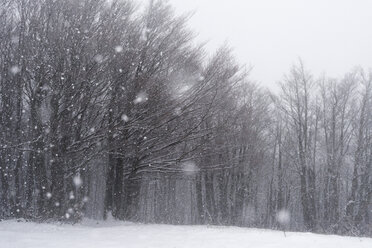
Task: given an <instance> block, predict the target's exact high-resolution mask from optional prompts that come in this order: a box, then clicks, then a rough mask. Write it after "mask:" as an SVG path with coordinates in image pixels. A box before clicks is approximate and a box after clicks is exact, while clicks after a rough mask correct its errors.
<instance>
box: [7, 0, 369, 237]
mask: <svg viewBox="0 0 372 248" xmlns="http://www.w3.org/2000/svg"><path fill="white" fill-rule="evenodd" d="M189 17H190V16H189V15H183V16H177V15H175V14H174V11H173V9H172V6H170V5H169V4H168V3H167V2H166V1H160V0H153V1H150V2H146V3H145V4H139V3H136V2H133V1H127V0H112V1H107V0H63V1H61V0H37V1H35V0H2V1H0V24H1V25H0V219H11V218H24V219H27V220H32V221H64V222H72V223H75V222H78V221H80V220H81V219H82V218H93V219H104V218H108V217H110V218H111V216H113V217H114V218H115V219H118V220H128V221H135V222H143V223H169V224H213V225H236V226H247V227H260V228H272V229H286V230H298V231H312V232H321V233H336V234H344V235H372V228H371V226H372V220H371V218H372V216H371V214H372V204H371V203H372V199H371V198H372V97H371V96H372V73H370V72H365V71H363V70H362V69H360V68H356V69H354V70H352V71H351V72H347V73H346V74H345V76H344V77H342V78H328V77H327V76H321V77H318V76H314V75H312V74H311V72H309V71H308V70H307V69H306V67H305V66H304V64H303V63H302V62H301V61H299V62H298V63H297V64H295V65H294V66H293V68H291V69H290V70H289V71H288V72H287V73H286V72H283V74H285V75H286V76H284V77H283V79H282V80H281V82H280V83H279V88H280V89H279V90H278V91H275V92H270V91H269V90H267V89H265V88H263V87H261V86H260V85H259V84H257V83H255V82H254V81H253V79H251V78H249V70H247V69H246V68H245V66H243V65H240V64H239V63H237V62H236V60H235V59H234V56H233V54H232V52H231V49H230V48H229V47H227V46H223V47H221V48H220V49H218V50H217V51H216V52H215V53H214V54H208V53H207V52H206V51H205V49H204V45H203V44H198V42H196V40H195V34H194V33H193V32H192V31H191V30H189V28H188V26H187V22H188V19H189ZM273 83H275V82H273ZM283 215H284V216H283ZM287 215H288V216H287ZM278 216H279V218H278ZM283 217H285V218H283ZM289 217H290V218H289ZM281 220H283V221H281Z"/></svg>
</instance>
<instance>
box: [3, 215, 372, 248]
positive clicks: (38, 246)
mask: <svg viewBox="0 0 372 248" xmlns="http://www.w3.org/2000/svg"><path fill="white" fill-rule="evenodd" d="M0 247H1V248H49V247H51V248H52V247H53V248H96V247H99V248H121V247H125V248H131V247H133V248H137V247H138V248H139V247H141V248H177V247H180V248H183V247H190V248H199V247H208V248H209V247H210V248H222V247H226V248H237V247H239V248H240V247H247V248H269V247H270V248H275V247H278V248H292V247H293V248H309V247H314V248H334V247H336V248H364V247H365V248H371V247H372V239H368V238H350V237H339V236H326V235H316V234H309V233H286V236H284V234H283V232H277V231H266V230H257V229H246V228H237V227H210V226H209V227H207V226H168V225H140V224H131V223H122V222H110V223H101V224H96V223H92V222H86V223H84V224H79V225H74V226H71V225H59V224H36V223H17V222H15V221H4V222H0Z"/></svg>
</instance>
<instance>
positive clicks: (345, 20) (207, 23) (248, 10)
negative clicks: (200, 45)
mask: <svg viewBox="0 0 372 248" xmlns="http://www.w3.org/2000/svg"><path fill="white" fill-rule="evenodd" d="M169 2H170V3H172V4H173V5H174V6H175V7H176V11H177V13H184V12H187V11H191V10H195V11H196V12H195V14H194V16H193V17H192V19H191V20H190V26H191V28H192V29H194V30H195V31H196V32H198V33H199V38H198V39H200V40H202V41H204V40H208V41H209V43H208V46H207V48H208V50H209V51H213V50H214V49H216V48H217V47H218V46H220V45H222V44H223V43H224V42H225V41H228V44H229V45H230V46H231V47H233V48H234V49H235V55H236V57H237V58H238V59H239V61H240V62H241V63H245V64H247V65H252V66H253V67H254V69H253V71H252V73H251V78H252V79H254V80H257V81H259V82H262V83H263V84H264V85H266V86H269V87H271V86H272V85H274V84H275V83H276V82H277V81H278V80H281V79H282V78H283V75H284V74H285V73H287V72H288V71H289V69H290V67H291V65H292V64H293V63H295V62H296V61H297V60H298V58H299V57H301V58H302V59H303V61H304V63H305V66H306V67H307V68H308V69H310V70H311V71H312V72H314V74H316V75H320V74H321V73H323V72H326V73H327V75H328V76H331V77H339V76H342V75H343V74H344V73H345V72H348V71H350V70H351V69H352V68H354V67H355V66H357V65H360V66H363V67H364V68H366V69H368V68H371V67H372V27H371V24H372V0H169Z"/></svg>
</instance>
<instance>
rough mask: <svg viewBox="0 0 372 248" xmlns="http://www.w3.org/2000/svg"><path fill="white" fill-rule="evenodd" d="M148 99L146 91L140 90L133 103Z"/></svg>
mask: <svg viewBox="0 0 372 248" xmlns="http://www.w3.org/2000/svg"><path fill="white" fill-rule="evenodd" d="M147 100H148V97H147V94H146V92H140V93H138V95H137V96H136V99H134V103H135V104H138V103H144V102H146V101H147Z"/></svg>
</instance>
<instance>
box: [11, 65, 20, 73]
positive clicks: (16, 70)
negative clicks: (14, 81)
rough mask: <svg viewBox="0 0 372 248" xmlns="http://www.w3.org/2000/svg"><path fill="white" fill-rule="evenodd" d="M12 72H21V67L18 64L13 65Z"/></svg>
mask: <svg viewBox="0 0 372 248" xmlns="http://www.w3.org/2000/svg"><path fill="white" fill-rule="evenodd" d="M10 72H11V73H12V74H13V75H16V74H18V73H20V72H21V68H19V66H18V65H13V66H12V67H10Z"/></svg>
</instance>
